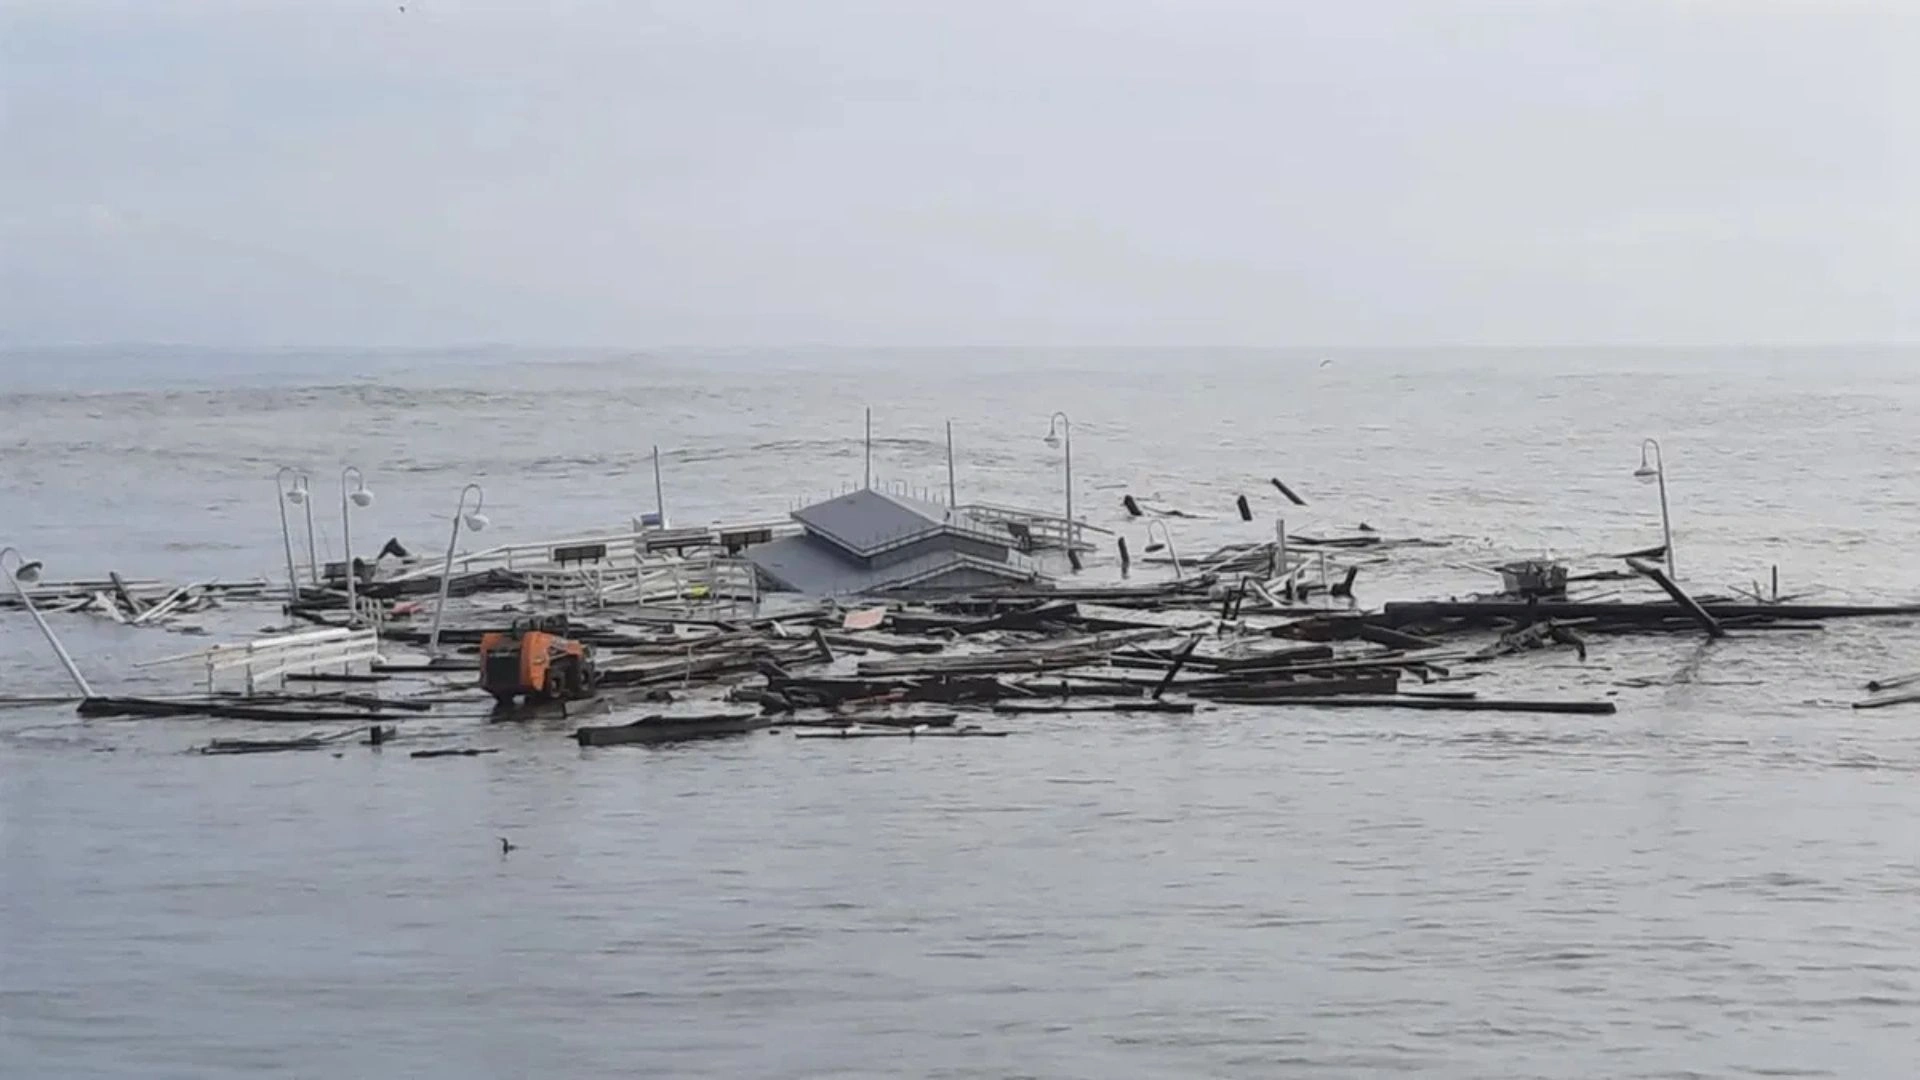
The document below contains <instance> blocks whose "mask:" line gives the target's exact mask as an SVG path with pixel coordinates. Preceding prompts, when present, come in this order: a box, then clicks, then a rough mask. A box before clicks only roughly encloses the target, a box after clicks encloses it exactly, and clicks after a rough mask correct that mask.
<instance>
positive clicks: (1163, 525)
mask: <svg viewBox="0 0 1920 1080" xmlns="http://www.w3.org/2000/svg"><path fill="white" fill-rule="evenodd" d="M1155 525H1158V526H1160V537H1161V539H1163V540H1165V541H1166V544H1167V554H1169V555H1171V556H1173V579H1174V580H1175V581H1184V580H1185V579H1186V576H1187V575H1186V572H1185V571H1183V570H1181V569H1180V551H1179V549H1177V548H1175V547H1174V546H1173V530H1172V529H1169V528H1167V522H1166V519H1165V518H1154V519H1153V520H1152V521H1149V522H1147V550H1148V551H1152V550H1153V547H1154V544H1153V527H1154V526H1155Z"/></svg>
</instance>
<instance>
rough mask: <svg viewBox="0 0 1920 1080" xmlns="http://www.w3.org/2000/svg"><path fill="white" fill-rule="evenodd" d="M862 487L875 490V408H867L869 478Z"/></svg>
mask: <svg viewBox="0 0 1920 1080" xmlns="http://www.w3.org/2000/svg"><path fill="white" fill-rule="evenodd" d="M861 486H862V487H864V488H867V489H868V490H872V489H873V406H871V405H869V406H867V478H866V480H865V481H863V482H862V483H861Z"/></svg>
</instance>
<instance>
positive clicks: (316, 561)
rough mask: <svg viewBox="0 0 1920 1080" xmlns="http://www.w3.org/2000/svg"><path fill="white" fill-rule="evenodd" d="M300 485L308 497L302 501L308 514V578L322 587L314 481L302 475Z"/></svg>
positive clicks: (314, 584)
mask: <svg viewBox="0 0 1920 1080" xmlns="http://www.w3.org/2000/svg"><path fill="white" fill-rule="evenodd" d="M300 484H301V486H302V487H304V488H306V489H307V496H306V498H304V499H301V500H300V506H301V509H303V510H305V511H306V512H307V576H308V577H310V578H312V579H313V587H314V588H316V589H317V588H319V587H320V549H319V547H317V546H316V545H315V544H314V542H313V481H312V480H311V479H309V478H308V476H307V474H306V473H301V474H300Z"/></svg>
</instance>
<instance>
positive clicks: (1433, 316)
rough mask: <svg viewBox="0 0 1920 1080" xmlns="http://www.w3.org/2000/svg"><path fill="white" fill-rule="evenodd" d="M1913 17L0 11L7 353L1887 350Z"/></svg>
mask: <svg viewBox="0 0 1920 1080" xmlns="http://www.w3.org/2000/svg"><path fill="white" fill-rule="evenodd" d="M1916 58H1920V3H1905V2H1901V0H1887V2H1884V3H1879V4H1872V3H1865V2H1856V0H1692V2H1687V0H1666V2H1645V3H1642V2H1637V0H1612V2H1606V3H1593V4H1574V3H1556V2H1551V0H1534V2H1508V3H1464V2H1462V3H1453V2H1448V0H1321V2H1317V3H1293V2H1289V0H1243V2H1229V0H1159V2H1155V0H1082V2H1064V0H1062V2H1045V0H1027V2H1024V3H1006V2H1000V0H941V2H929V3H915V2H911V0H869V2H866V3H856V2H850V0H804V2H803V0H765V2H761V3H744V2H735V0H686V2H673V3H667V2H646V0H603V2H592V0H545V2H538V3H536V2H535V0H487V2H481V0H406V2H405V5H404V10H402V9H401V4H400V3H399V2H398V0H380V2H374V0H253V2H239V0H124V2H118V3H107V2H96V0H0V343H12V344H22V343H46V342H70V341H88V342H93V341H130V340H144V341H156V340H157V341H176V342H194V343H208V344H233V345H254V344H307V345H314V344H319V345H325V344H393V345H431V344H445V343H455V342H504V343H520V344H609V345H632V346H647V345H665V344H676V343H684V344H747V345H753V344H767V345H780V344H801V343H827V344H850V345H860V344H915V343H924V344H974V343H1019V344H1119V343H1140V344H1157V343H1170V342H1178V343H1199V344H1215V343H1218V344H1250V345H1338V344H1381V345H1395V344H1401V345H1422V344H1474V343H1515V344H1526V343H1663V344H1702V343H1726V342H1731V343H1745V342H1810V341H1811V342H1827V341H1848V342H1853V341H1891V340H1914V339H1920V243H1916V241H1920V224H1917V222H1920V213H1917V211H1920V139H1916V134H1920V131H1916V127H1917V125H1916V121H1915V115H1916V113H1917V112H1920V72H1917V71H1916V69H1920V59H1916Z"/></svg>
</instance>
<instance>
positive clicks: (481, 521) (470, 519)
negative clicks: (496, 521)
mask: <svg viewBox="0 0 1920 1080" xmlns="http://www.w3.org/2000/svg"><path fill="white" fill-rule="evenodd" d="M466 520H467V530H468V531H469V532H485V531H487V526H489V525H491V524H493V521H492V520H491V519H489V518H488V517H487V515H485V514H482V513H479V512H477V511H476V512H474V513H471V514H468V515H467V518H466Z"/></svg>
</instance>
